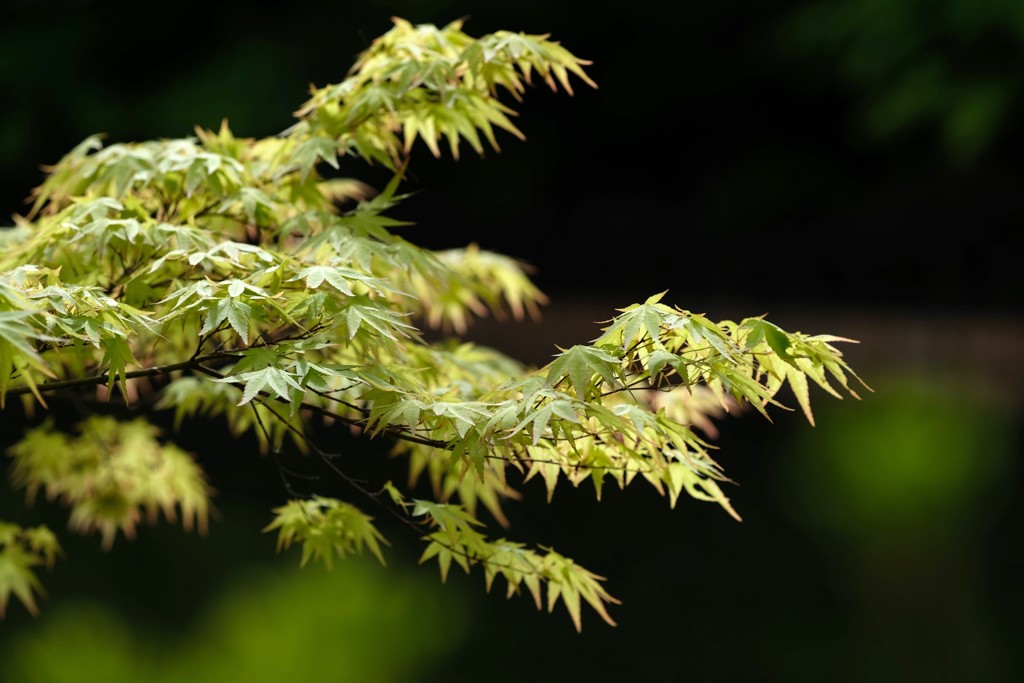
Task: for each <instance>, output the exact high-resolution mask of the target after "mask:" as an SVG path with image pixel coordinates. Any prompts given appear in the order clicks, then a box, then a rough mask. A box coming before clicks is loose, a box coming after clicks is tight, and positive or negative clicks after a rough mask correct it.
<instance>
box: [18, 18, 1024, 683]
mask: <svg viewBox="0 0 1024 683" xmlns="http://www.w3.org/2000/svg"><path fill="white" fill-rule="evenodd" d="M0 7H2V13H0V215H2V216H3V219H4V220H3V222H4V223H5V224H9V221H6V218H7V216H10V215H12V214H14V213H18V212H22V211H24V210H25V208H26V207H25V204H24V202H23V200H24V198H25V197H26V196H27V194H28V192H29V191H30V190H31V188H32V187H34V186H35V185H36V184H37V183H38V182H39V181H40V179H41V177H42V176H41V171H40V165H41V164H45V163H50V162H53V161H56V160H57V159H58V158H59V157H60V156H61V155H62V154H63V153H64V152H66V151H67V150H68V149H69V148H70V147H71V146H73V145H74V144H75V143H77V142H79V141H80V140H81V139H83V138H84V137H86V136H87V135H90V134H93V133H98V132H102V133H106V134H107V136H108V137H107V139H108V140H110V141H131V140H143V139H149V138H154V137H179V136H186V135H189V134H191V132H192V129H193V126H194V125H197V124H198V125H202V126H204V127H211V128H212V127H216V126H217V125H219V123H220V121H221V119H222V118H227V119H228V121H229V123H230V125H231V127H232V129H233V130H234V131H235V132H236V134H239V135H245V136H265V135H271V134H274V133H276V132H278V131H280V130H282V129H284V128H285V127H287V126H288V125H289V124H290V122H291V116H290V112H292V111H293V110H294V109H295V108H296V107H297V106H298V105H299V104H300V103H301V102H302V101H303V100H304V99H305V96H306V94H307V91H308V85H309V84H311V83H312V84H316V85H323V84H325V83H329V82H336V81H337V80H339V79H341V78H342V77H343V76H344V74H345V71H346V70H347V69H348V67H349V66H350V64H351V63H352V60H353V58H354V56H355V55H356V53H358V52H359V51H360V50H362V49H363V48H364V47H365V46H366V45H367V44H368V42H369V41H370V40H371V39H372V38H373V37H374V36H376V35H379V34H380V33H383V32H384V31H386V30H388V28H389V27H390V17H391V16H393V15H397V16H401V17H404V18H406V19H408V20H410V21H413V22H415V23H435V24H444V23H447V22H449V21H451V20H453V19H457V18H463V17H464V18H466V20H467V22H466V30H467V31H468V32H469V33H473V34H477V35H479V34H483V33H487V32H490V31H493V30H497V29H510V30H522V31H526V32H530V33H551V34H552V36H553V37H554V38H555V39H558V40H561V41H562V42H563V44H565V45H566V47H568V48H569V49H570V50H572V51H573V52H574V53H576V54H577V55H579V56H581V57H584V58H588V59H591V60H593V65H592V66H591V67H590V73H591V75H592V76H593V78H594V79H595V80H596V81H597V83H598V85H599V88H598V89H597V90H590V89H588V88H586V87H585V86H582V84H581V85H580V87H578V88H577V91H576V94H575V95H574V96H573V97H568V96H566V95H565V94H557V95H556V94H552V93H550V92H548V91H546V90H543V89H537V90H535V91H534V92H531V93H529V95H528V97H527V98H526V101H525V102H524V103H523V105H522V106H521V107H519V111H520V112H521V117H520V119H519V122H518V123H519V124H520V127H521V128H522V130H523V131H524V132H525V133H526V136H527V141H526V142H519V141H516V140H515V139H513V138H511V137H510V136H506V138H504V139H502V143H503V144H502V151H501V153H500V154H498V153H488V154H487V155H486V157H485V158H483V159H479V158H475V157H474V158H470V157H465V158H463V159H462V160H461V161H459V162H457V163H456V162H453V161H451V160H450V159H447V158H446V159H440V160H434V159H432V158H430V157H429V155H428V154H426V153H421V154H420V156H419V158H418V159H416V161H415V163H414V164H413V167H412V170H413V176H412V177H411V179H410V187H409V189H415V190H416V193H415V194H414V196H413V197H412V198H410V199H409V200H408V201H407V202H406V203H405V205H404V206H403V207H401V209H400V211H401V212H402V217H406V218H409V219H411V220H414V221H415V222H416V224H417V225H416V226H415V227H413V228H410V229H409V230H408V233H407V236H408V237H409V238H410V239H412V240H413V241H416V242H418V243H419V244H422V245H424V246H429V247H435V248H447V247H454V246H464V245H465V244H467V243H468V242H470V241H475V242H477V243H479V245H480V246H481V247H483V248H486V249H492V250H495V251H499V252H502V253H506V254H509V255H513V256H517V257H519V258H522V259H524V260H526V261H528V262H530V263H532V264H533V265H534V266H535V267H536V273H535V280H536V282H537V283H538V284H539V285H540V287H541V288H542V289H543V290H544V291H545V292H546V293H547V294H548V296H549V297H550V299H551V303H550V305H548V306H547V307H546V308H545V309H544V315H543V317H542V319H540V320H538V321H525V322H521V323H508V322H506V323H498V322H496V321H493V320H484V321H481V322H480V323H479V324H477V325H476V326H475V327H474V328H473V329H472V330H471V331H470V333H469V335H468V336H469V337H470V338H472V339H474V340H476V341H478V342H480V343H486V344H491V345H494V346H497V347H499V348H501V349H502V350H505V351H507V352H509V353H511V354H512V355H515V356H517V357H519V358H521V359H522V360H525V361H527V362H531V363H538V364H539V363H543V362H546V361H547V360H548V359H549V358H550V356H551V354H552V353H554V352H555V351H556V350H557V349H556V348H555V345H556V344H557V345H560V346H563V347H566V346H568V345H571V344H574V343H579V342H584V341H588V340H590V339H592V338H593V337H594V336H596V334H597V330H598V327H599V322H600V321H602V320H606V319H607V318H608V317H609V316H610V315H611V314H612V313H613V309H614V308H617V307H621V306H625V305H628V304H630V303H633V302H635V301H637V300H640V299H643V298H646V297H647V296H649V295H651V294H654V293H656V292H660V291H662V290H668V293H667V294H666V298H665V301H666V302H668V303H671V304H676V305H679V306H681V307H683V308H688V309H690V310H694V311H697V312H703V313H705V314H707V315H708V316H709V317H711V318H713V319H725V318H737V317H742V316H746V315H757V314H761V313H767V314H768V316H769V318H770V319H771V320H773V321H774V322H776V323H778V324H779V325H781V326H782V327H784V328H786V329H790V330H800V331H804V332H830V333H835V334H839V335H842V336H846V337H850V338H853V339H856V340H859V342H860V343H859V344H856V345H846V346H844V347H843V349H844V351H845V352H846V354H847V359H848V360H849V362H850V363H851V364H852V365H853V367H854V368H855V369H856V370H858V372H859V374H860V375H861V376H862V377H863V378H864V380H865V381H866V382H867V383H868V384H869V385H871V387H872V388H873V389H874V391H873V392H862V400H860V401H854V400H852V399H846V400H843V401H837V400H835V399H833V398H830V397H828V396H826V395H825V394H824V393H823V392H816V393H815V394H813V395H812V398H813V400H815V401H816V403H815V410H816V417H817V425H816V426H815V427H811V426H810V425H808V424H807V422H806V421H804V420H803V418H802V417H801V416H800V415H799V414H798V413H788V412H784V411H777V412H776V413H775V414H774V416H773V422H771V423H769V422H768V421H766V420H764V419H763V418H760V417H758V416H756V415H740V416H734V417H729V418H727V419H726V420H724V421H722V422H721V423H720V424H719V427H720V429H721V434H720V436H719V438H718V442H719V445H720V446H721V452H720V458H719V459H720V462H721V463H722V464H723V466H724V467H725V470H726V472H727V473H728V474H729V475H730V476H732V477H733V479H735V480H736V482H737V486H735V487H732V490H731V491H730V492H729V494H730V496H731V497H732V500H733V503H734V505H735V506H736V507H737V509H738V511H739V512H740V514H741V515H742V516H743V517H744V521H743V522H742V523H737V522H735V521H733V520H732V519H731V518H729V517H728V516H726V515H724V514H723V513H722V512H721V510H719V509H718V508H717V507H716V506H712V505H705V504H703V503H699V502H696V501H689V500H681V501H680V503H679V505H678V506H677V507H676V509H674V510H670V509H669V506H668V503H667V501H666V500H665V499H662V498H660V497H658V496H656V495H655V494H654V493H653V492H652V491H650V490H648V489H645V488H644V487H642V486H637V487H635V488H634V489H631V490H627V491H621V492H619V491H610V492H606V495H605V499H604V500H603V501H602V502H601V503H600V504H597V503H596V502H595V501H594V496H593V493H592V491H591V490H589V489H587V490H584V489H581V490H578V491H576V490H572V489H571V488H569V487H562V488H560V489H559V490H558V491H557V492H556V494H555V496H554V499H553V501H552V503H551V504H550V505H548V504H546V503H545V502H544V499H543V488H542V485H541V484H540V483H539V482H530V483H529V484H527V485H526V486H525V487H524V492H525V493H527V494H528V495H527V496H526V499H525V500H524V501H522V502H519V503H514V504H512V506H511V507H510V509H509V511H508V513H509V517H510V519H511V521H512V524H513V527H512V530H511V531H510V534H511V535H512V536H514V537H517V538H520V539H523V540H530V541H535V542H540V543H543V544H546V545H551V546H554V547H555V548H556V549H557V550H559V551H561V552H563V553H564V554H567V555H569V556H571V557H574V558H576V559H577V560H579V561H580V562H581V563H582V564H584V565H585V566H587V567H590V568H592V569H594V570H596V571H599V572H600V573H603V574H604V575H606V576H607V577H608V581H607V584H606V585H607V588H608V589H609V591H610V592H611V593H612V594H613V595H615V596H616V597H618V598H620V599H621V600H622V601H623V604H622V605H621V606H618V607H616V608H615V609H614V611H613V616H614V617H615V618H616V619H617V620H618V626H616V627H614V628H612V627H609V626H607V625H605V624H604V623H602V622H601V621H600V620H599V619H597V618H596V617H594V615H592V614H585V616H584V628H583V633H582V634H577V633H576V632H575V631H574V629H573V628H572V624H571V622H570V620H569V619H568V617H567V616H566V615H565V614H564V613H562V612H560V611H556V612H555V613H554V614H550V615H549V614H546V613H543V612H537V611H536V610H535V609H534V607H533V605H532V603H531V602H530V601H529V600H528V599H527V598H514V599H512V600H505V599H504V596H503V595H502V594H501V591H500V590H499V591H496V592H495V594H492V595H489V594H486V593H485V592H484V591H483V579H482V576H481V575H480V574H479V573H474V574H472V575H470V576H462V575H453V576H451V577H450V579H449V581H448V582H447V583H446V584H441V583H440V581H439V580H438V577H437V571H436V567H434V566H432V565H424V566H422V567H421V566H418V565H417V564H416V559H417V556H418V550H419V548H418V546H417V544H416V542H415V539H408V538H406V537H405V536H404V535H403V531H402V530H400V529H390V528H389V527H388V526H387V525H386V523H385V526H384V529H385V531H386V532H388V535H389V536H390V537H391V539H392V542H393V546H392V547H391V549H390V551H389V554H388V557H389V563H388V566H387V567H386V568H380V567H379V566H375V565H373V564H372V563H370V562H362V561H359V560H354V561H350V562H347V563H345V564H343V565H342V566H340V567H338V568H336V569H335V570H334V571H333V572H331V573H327V572H325V571H323V570H321V569H319V568H316V567H313V568H307V569H304V570H302V571H299V570H298V568H297V565H298V557H297V556H295V555H293V554H284V555H276V554H275V552H274V539H273V537H271V536H270V535H269V534H261V533H260V531H259V530H260V529H261V527H262V526H263V525H264V524H266V523H267V521H268V519H269V512H268V511H269V507H271V506H273V505H277V504H279V503H280V502H282V501H283V499H284V492H283V491H282V490H280V485H279V483H278V480H277V477H276V474H275V472H274V469H273V467H272V466H271V464H270V463H269V462H267V461H266V460H265V459H263V458H260V457H259V456H258V455H257V454H256V452H255V447H254V444H252V443H249V442H247V441H237V442H236V441H231V440H230V439H229V438H228V437H226V436H225V435H224V434H223V432H222V430H221V428H220V426H219V425H216V424H209V425H195V426H194V427H193V428H192V429H191V430H189V431H188V432H186V433H184V434H181V435H180V436H179V437H178V438H179V441H180V443H181V444H182V445H183V446H184V447H187V448H189V449H190V450H192V451H193V452H195V453H197V457H199V459H200V460H201V462H202V463H203V464H204V466H205V467H206V468H207V470H208V472H209V473H210V475H211V478H212V479H213V483H214V485H215V486H216V487H217V489H218V496H217V499H216V502H217V506H218V509H219V510H220V517H219V518H218V519H217V520H216V521H215V522H214V523H213V525H212V528H211V530H210V533H209V535H208V537H206V538H200V537H197V536H196V535H193V534H186V533H183V532H181V531H180V530H179V529H176V528H171V527H168V526H166V525H163V526H157V527H153V528H147V529H145V530H144V531H143V532H142V533H141V534H140V536H139V538H138V539H136V540H135V541H134V542H130V543H129V542H120V541H119V542H118V543H116V544H115V546H114V548H113V550H112V551H110V552H108V553H105V552H102V551H101V550H100V548H99V542H98V540H97V539H95V538H79V537H75V536H72V535H71V534H64V535H63V536H62V541H63V542H64V545H65V548H66V551H67V560H66V561H64V562H61V563H59V564H58V566H57V567H56V568H55V570H54V571H53V573H52V574H51V575H49V576H46V577H45V581H46V585H47V588H48V592H49V597H48V598H47V599H45V600H44V601H43V604H42V607H43V611H42V614H41V615H40V616H39V617H36V618H32V617H30V616H28V615H27V614H26V613H25V612H24V610H23V609H21V608H20V606H17V605H15V606H12V608H11V609H10V613H9V615H8V618H7V619H6V620H5V621H4V622H2V623H0V680H2V681H12V682H13V681H18V682H22V681H40V682H46V683H56V682H63V681H103V682H111V683H113V682H116V681H139V680H147V681H162V680H168V681H181V680H190V681H194V682H195V683H200V682H201V681H223V680H238V681H251V682H253V683H257V682H260V681H278V680H283V679H290V680H299V679H311V680H323V681H368V680H372V681H440V680H449V681H450V680H456V681H462V680H466V681H476V680H490V681H522V680H534V681H561V680H565V678H566V677H567V676H573V677H576V678H580V679H582V678H585V677H587V678H595V679H596V680H612V679H615V678H619V677H623V678H627V679H628V680H634V681H639V680H652V681H653V680H697V681H748V680H749V681H776V680H777V681H799V680H814V681H819V680H828V681H866V680H871V681H876V682H885V681H900V682H905V681H929V682H933V681H1002V680H1006V681H1014V680H1021V678H1022V676H1024V654H1022V652H1024V621H1022V619H1024V618H1022V616H1021V615H1022V614H1024V592H1022V588H1021V584H1020V577H1021V573H1022V570H1024V543H1022V542H1021V540H1020V539H1021V535H1022V531H1024V504H1022V497H1021V495H1020V493H1019V492H1020V490H1021V487H1022V485H1024V468H1022V466H1021V465H1022V463H1021V456H1022V455H1024V452H1022V451H1024V448H1022V438H1021V437H1022V427H1021V426H1022V424H1024V422H1022V412H1024V390H1022V388H1021V386H1022V382H1024V359H1022V351H1024V318H1022V315H1021V314H1022V306H1021V302H1022V297H1021V295H1022V283H1024V278H1022V276H1021V263H1020V261H1021V257H1022V254H1024V250H1022V248H1021V239H1020V228H1021V225H1022V218H1024V203H1022V197H1024V195H1022V181H1024V168H1022V164H1021V159H1022V151H1024V124H1022V123H1021V122H1022V120H1024V119H1022V114H1024V93H1022V86H1024V68H1022V66H1024V4H1022V3H1020V2H1019V1H1017V0H985V1H984V2H977V0H799V1H798V0H766V1H764V2H757V3H751V2H741V1H740V0H721V1H720V2H716V3H695V2H652V1H650V0H634V1H633V2H629V3H619V2H615V3H612V2H606V1H604V0H595V1H594V2H589V3H552V2H541V1H539V0H519V1H517V2H511V3H484V2H480V1H479V0H476V1H470V0H464V1H462V2H456V1H454V0H419V1H416V2H413V1H411V0H401V1H394V2H382V1H380V0H362V1H361V2H358V3H351V2H342V1H340V0H339V1H334V2H319V1H316V2H306V1H302V0H297V1H296V2H291V3H285V4H279V5H266V6H261V5H257V4H255V3H245V2H238V1H234V0H231V1H226V2H218V3H213V2H203V3H200V2H191V1H189V0H175V2H171V3H161V4H155V3H154V4H149V3H125V2H99V1H90V0H77V1H71V0H64V1H59V0H51V1H49V2H35V1H32V0H21V1H18V0H4V2H3V3H2V4H0ZM346 170H347V172H349V173H351V174H352V175H354V176H356V177H362V178H364V179H367V180H370V181H371V182H374V181H375V180H376V178H375V176H374V175H373V173H372V172H370V171H367V169H364V168H362V167H357V166H353V167H351V168H349V169H346ZM5 416H6V417H5V418H4V419H5V420H6V422H5V423H4V424H2V425H0V440H2V441H3V442H4V443H5V444H6V443H9V442H10V441H11V440H12V439H14V438H16V437H17V435H18V433H19V432H20V429H21V427H22V426H23V425H22V424H21V423H20V422H18V423H16V422H15V421H14V420H13V419H11V418H10V417H9V414H7V413H5ZM332 436H333V438H337V439H338V440H339V441H343V442H344V443H342V444H340V446H339V448H341V447H343V448H347V449H349V450H350V452H351V453H352V460H353V462H352V467H354V468H356V469H357V470H358V471H359V472H361V473H363V474H365V475H366V476H370V477H373V476H378V477H383V476H392V473H391V471H390V470H389V468H390V467H391V465H389V464H387V462H386V458H385V457H384V452H385V451H384V450H383V448H381V449H378V450H374V449H373V448H368V447H366V446H365V445H359V444H358V443H355V442H351V441H350V440H346V438H347V437H346V435H344V434H337V435H332ZM0 485H2V487H3V488H2V489H0V490H2V493H0V515H2V516H5V517H7V518H10V519H12V520H14V521H18V522H21V523H24V524H32V523H37V522H43V521H46V522H49V523H51V524H52V525H54V528H57V529H63V528H64V526H63V525H64V523H65V519H66V518H65V517H64V516H63V512H62V511H60V510H47V509H44V508H25V507H24V506H23V505H22V501H21V494H20V493H16V492H14V491H13V490H12V489H11V488H10V486H9V485H8V484H7V483H6V482H2V481H0ZM531 494H532V495H531Z"/></svg>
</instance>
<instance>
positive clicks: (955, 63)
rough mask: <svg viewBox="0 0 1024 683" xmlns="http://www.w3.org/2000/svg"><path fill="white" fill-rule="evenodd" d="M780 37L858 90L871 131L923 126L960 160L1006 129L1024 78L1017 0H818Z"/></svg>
mask: <svg viewBox="0 0 1024 683" xmlns="http://www.w3.org/2000/svg"><path fill="white" fill-rule="evenodd" d="M777 40H778V46H779V48H780V50H781V51H782V52H784V53H786V52H788V53H790V54H794V53H795V54H802V55H805V56H807V57H810V58H811V59H812V60H813V62H814V63H815V65H816V68H818V69H823V70H824V71H825V77H826V78H827V79H828V80H829V81H830V82H835V81H836V80H838V82H839V83H841V84H842V83H845V85H846V87H847V88H849V89H852V90H853V91H854V92H856V93H858V95H859V96H860V97H861V98H862V102H861V106H862V111H861V112H860V114H861V116H860V119H859V120H860V122H861V124H862V126H863V129H864V131H865V132H866V133H867V134H868V135H869V136H871V137H874V138H875V139H881V140H885V139H889V138H891V137H893V136H896V135H901V134H907V133H909V132H914V131H917V130H918V129H924V130H926V131H928V133H929V134H930V135H935V136H937V139H938V140H939V142H940V144H941V146H942V147H943V148H944V150H945V152H946V153H947V154H948V155H949V157H950V158H951V159H952V160H953V161H956V162H961V163H965V162H972V161H974V160H975V158H976V157H977V156H978V155H980V154H982V153H983V152H985V151H986V150H987V149H988V148H989V147H990V146H991V145H992V144H994V143H995V141H996V140H998V139H999V137H1000V135H1001V134H1002V133H1004V132H1005V130H1006V126H1007V124H1008V123H1010V115H1011V113H1012V112H1013V106H1014V105H1016V104H1019V102H1018V97H1019V94H1020V90H1021V85H1022V83H1024V75H1022V74H1021V71H1020V69H1019V68H1018V67H1019V64H1020V63H1021V60H1022V59H1024V3H1021V2H1018V1H1017V0H986V1H985V2H975V1H974V0H823V1H820V2H810V3H807V4H806V5H804V6H803V7H799V8H798V9H797V10H796V11H795V12H794V13H793V14H792V15H791V16H790V17H788V18H787V19H786V20H785V21H783V22H782V28H781V30H780V31H779V33H778V35H777Z"/></svg>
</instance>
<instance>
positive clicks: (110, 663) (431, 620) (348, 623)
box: [0, 558, 469, 683]
mask: <svg viewBox="0 0 1024 683" xmlns="http://www.w3.org/2000/svg"><path fill="white" fill-rule="evenodd" d="M239 576H240V577H241V578H239V579H238V580H237V581H234V582H233V583H232V585H231V586H230V587H229V588H228V589H226V590H225V591H224V592H223V593H221V594H220V595H218V596H217V597H216V598H214V599H212V600H211V601H210V602H209V603H208V604H206V605H205V606H204V607H203V608H201V609H200V610H199V612H198V616H197V617H196V620H195V623H194V624H192V625H191V626H190V627H189V628H185V629H173V630H172V629H171V628H169V627H167V626H161V625H160V624H159V623H155V622H150V623H143V624H140V623H137V622H134V621H132V620H130V619H128V618H127V617H126V616H125V615H124V614H122V613H121V612H118V611H115V610H114V609H113V608H112V607H110V606H109V605H107V604H105V603H100V602H94V601H89V602H78V603H75V602H72V601H61V602H60V603H59V604H54V605H52V606H51V609H49V610H47V611H46V613H45V614H44V615H43V616H41V617H40V618H39V620H38V621H36V622H34V623H31V624H25V625H24V626H23V627H22V628H20V629H19V630H18V631H17V633H15V634H13V637H10V638H7V639H5V641H3V642H2V644H0V680H4V681H19V682H21V683H72V682H74V683H91V682H95V683H122V682H123V683H138V682H139V681H147V683H160V682H163V681H166V682H168V683H172V682H173V683H178V682H180V681H190V682H191V683H207V682H209V683H214V682H221V681H246V682H247V683H263V682H264V681H265V682H267V683H270V682H275V683H276V682H279V681H290V680H330V681H332V682H345V681H353V682H357V681H358V682H360V683H361V682H363V681H380V682H382V683H384V682H398V681H417V680H423V679H424V677H425V676H429V672H430V670H431V668H432V666H433V665H434V664H435V663H437V662H439V661H440V660H442V659H443V658H444V657H446V656H449V655H452V654H453V653H455V652H456V651H457V649H458V647H459V645H460V644H461V642H462V641H463V639H464V637H465V634H466V629H467V628H468V626H469V623H468V616H469V612H468V611H467V609H466V604H465V600H464V596H462V595H461V594H460V593H459V592H458V590H457V589H455V588H454V587H446V588H439V587H438V585H437V581H436V577H435V576H434V574H433V573H426V572H423V573H420V574H419V575H418V576H414V575H412V574H408V573H404V574H403V573H402V572H401V571H400V570H396V569H389V570H387V571H385V572H382V571H381V570H380V567H379V566H374V565H370V564H369V562H367V561H365V560H364V559H363V558H352V559H350V560H348V561H346V562H345V563H344V564H342V565H341V566H339V567H337V568H336V569H335V570H333V571H325V570H323V569H321V568H319V567H315V568H307V569H304V570H301V571H300V570H298V569H297V568H296V567H294V566H293V565H288V566H287V568H282V566H281V565H280V564H279V565H276V566H275V567H274V568H268V567H262V568H260V569H254V568H250V570H249V571H248V572H247V573H246V572H242V571H240V572H239Z"/></svg>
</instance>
